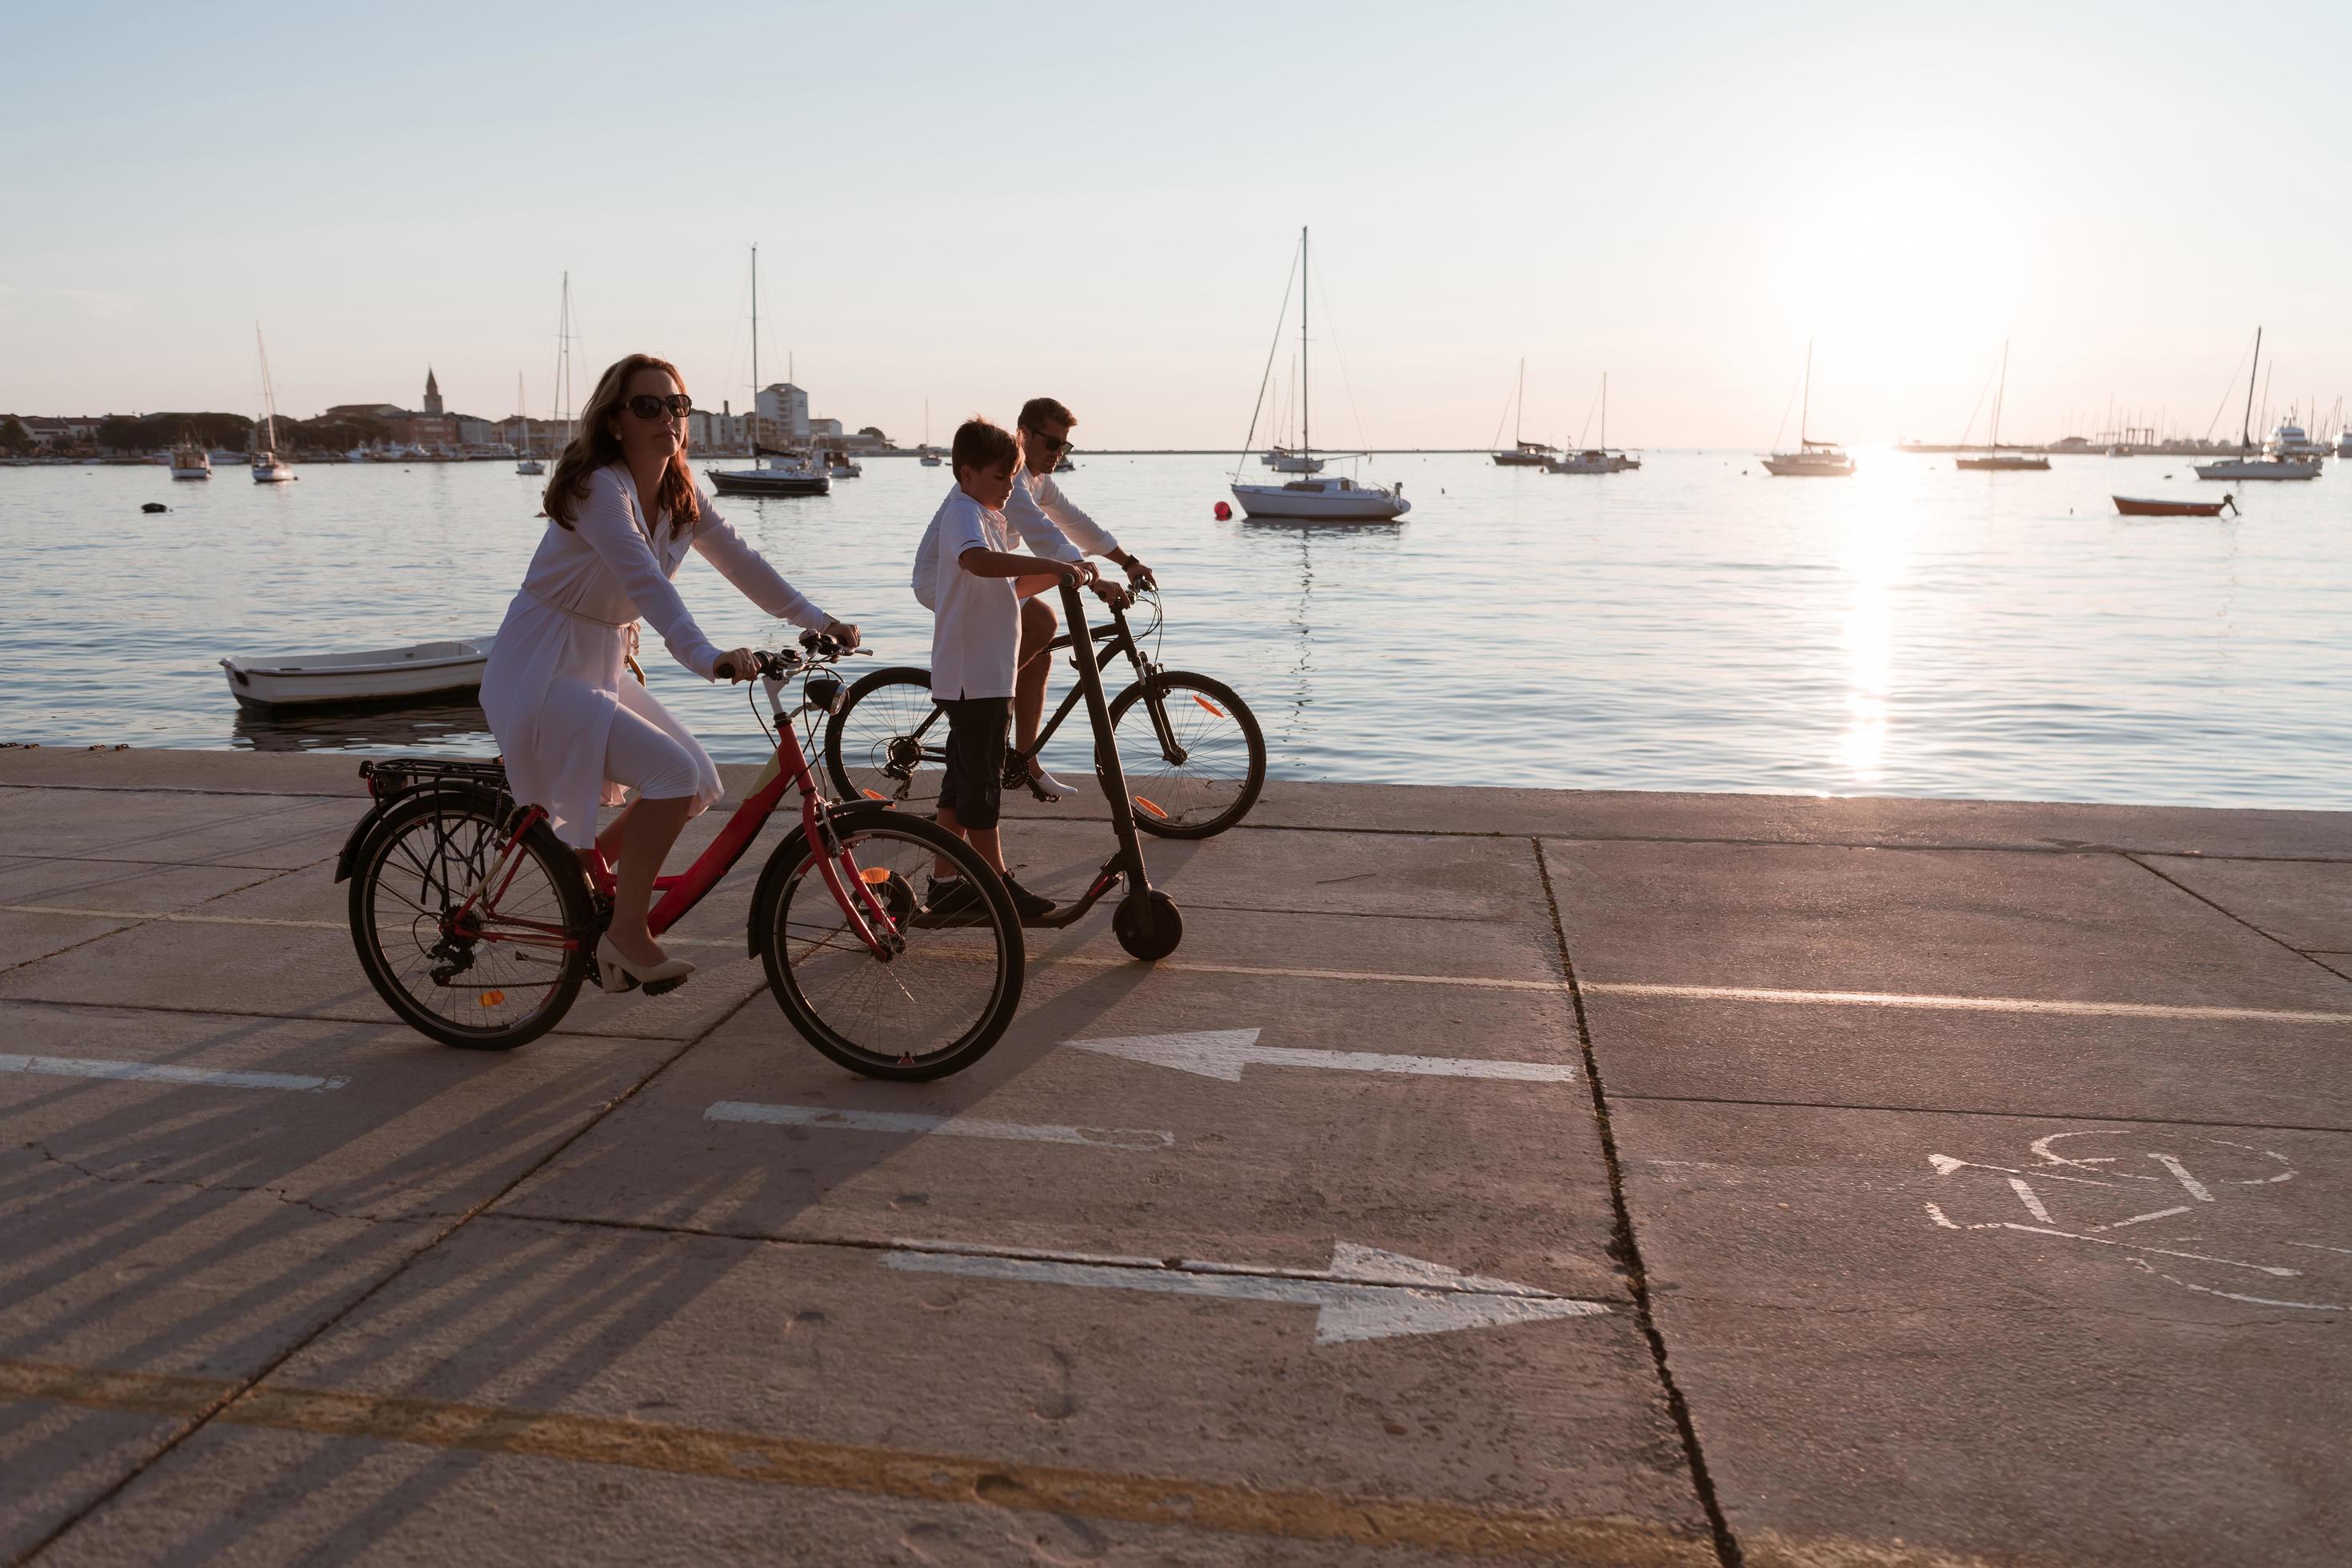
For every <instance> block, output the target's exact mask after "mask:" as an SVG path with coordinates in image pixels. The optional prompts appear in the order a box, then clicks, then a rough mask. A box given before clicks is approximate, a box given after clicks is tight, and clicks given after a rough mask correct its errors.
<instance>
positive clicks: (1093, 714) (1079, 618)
mask: <svg viewBox="0 0 2352 1568" xmlns="http://www.w3.org/2000/svg"><path fill="white" fill-rule="evenodd" d="M1062 605H1063V608H1064V609H1065V610H1066V611H1067V612H1068V615H1069V617H1070V649H1071V651H1072V652H1073V653H1075V654H1076V656H1077V657H1076V658H1073V659H1072V660H1071V661H1070V662H1071V663H1072V664H1074V665H1076V667H1077V671H1078V685H1077V689H1076V691H1073V692H1072V693H1071V694H1070V697H1069V699H1068V700H1066V701H1064V703H1063V704H1062V706H1063V708H1064V709H1065V710H1067V709H1068V707H1069V705H1070V703H1071V702H1073V701H1076V700H1080V699H1083V700H1085V702H1086V705H1087V719H1088V720H1089V721H1092V723H1093V724H1094V729H1095V776H1096V778H1097V779H1098V780H1100V781H1101V784H1102V792H1103V800H1104V802H1105V804H1107V805H1109V807H1110V830H1111V833H1112V835H1113V837H1117V838H1118V848H1117V849H1116V850H1114V851H1113V852H1112V854H1111V857H1110V858H1109V859H1108V860H1106V861H1104V862H1103V863H1102V868H1101V869H1100V870H1098V871H1097V872H1096V873H1095V879H1094V881H1093V883H1092V884H1090V885H1089V886H1088V887H1087V890H1086V892H1085V893H1084V894H1083V895H1081V896H1080V897H1079V898H1078V899H1076V900H1074V901H1073V902H1071V903H1068V904H1065V905H1064V906H1063V907H1062V908H1060V909H1058V910H1055V911H1054V912H1053V913H1052V914H1050V915H1048V916H1047V917H1045V919H1044V920H1042V921H1037V922H1036V923H1037V924H1038V925H1040V926H1045V927H1058V926H1066V925H1073V924H1076V922H1077V921H1079V920H1080V919H1081V918H1083V917H1084V916H1085V914H1086V912H1087V910H1090V909H1092V908H1094V907H1095V904H1096V903H1097V901H1098V900H1100V899H1101V898H1102V896H1103V895H1104V894H1105V893H1108V892H1109V891H1110V890H1111V889H1113V888H1114V887H1117V886H1118V879H1119V878H1121V877H1122V876H1123V877H1125V878H1126V879H1127V891H1128V896H1129V898H1131V899H1135V900H1138V904H1137V909H1138V913H1139V918H1140V919H1141V920H1142V921H1144V929H1145V931H1146V932H1147V933H1148V932H1149V931H1150V922H1151V921H1152V919H1153V918H1154V917H1153V913H1152V910H1151V901H1150V893H1151V874H1150V871H1149V870H1147V869H1146V868H1145V867H1144V864H1143V837H1142V835H1141V834H1140V833H1139V831H1138V830H1137V828H1136V826H1135V803H1134V802H1133V801H1131V800H1129V798H1128V795H1127V770H1126V769H1125V768H1124V767H1123V766H1121V765H1120V763H1119V760H1118V739H1117V737H1115V736H1114V735H1112V733H1111V729H1110V699H1108V697H1105V696H1104V695H1103V683H1102V672H1103V668H1104V667H1105V666H1107V665H1108V664H1109V663H1110V656H1111V654H1112V653H1115V652H1117V651H1118V644H1117V643H1114V644H1112V645H1111V647H1110V648H1109V650H1108V651H1107V652H1105V653H1104V654H1103V655H1102V656H1101V657H1100V658H1097V657H1096V654H1095V643H1094V633H1093V631H1092V630H1091V628H1089V627H1088V626H1087V617H1086V606H1085V605H1082V604H1081V603H1079V601H1078V590H1077V587H1076V584H1071V583H1064V584H1062ZM1111 614H1112V615H1113V616H1119V612H1118V610H1117V609H1116V608H1114V609H1113V610H1112V612H1111ZM1119 630H1120V634H1121V637H1122V639H1123V640H1124V641H1125V642H1126V643H1127V645H1128V646H1129V648H1130V649H1131V648H1132V647H1133V646H1134V639H1133V638H1132V637H1129V636H1128V635H1127V622H1126V618H1125V617H1124V616H1119ZM1059 721H1060V715H1059V714H1056V715H1055V722H1057V723H1058V722H1059ZM1049 732H1050V731H1049ZM1038 743H1039V744H1040V745H1043V744H1044V743H1045V742H1044V740H1043V738H1042V737H1041V738H1040V740H1039V742H1038Z"/></svg>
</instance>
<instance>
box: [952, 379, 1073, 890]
mask: <svg viewBox="0 0 2352 1568" xmlns="http://www.w3.org/2000/svg"><path fill="white" fill-rule="evenodd" d="M948 460H949V461H950V463H951V464H952V465H953V466H954V470H955V478H956V488H955V489H952V490H950V491H949V492H948V496H947V499H946V500H944V501H942V502H941V503H940V510H939V512H938V514H937V515H936V516H934V517H933V518H932V519H931V525H930V529H929V531H928V532H926V533H925V535H924V542H925V543H926V545H927V546H929V548H930V549H932V550H933V551H935V552H936V554H935V556H934V562H933V563H934V565H935V567H936V573H935V574H934V581H935V582H936V584H937V587H936V590H935V595H934V596H935V598H936V601H937V602H936V603H935V604H934V605H932V606H931V610H932V616H933V619H932V622H931V699H932V700H933V701H935V702H937V703H938V704H939V705H940V707H941V708H943V709H945V710H946V711H947V716H948V743H947V767H946V769H945V777H944V778H943V779H942V780H941V781H940V805H939V823H940V826H942V827H944V828H946V829H948V830H949V831H950V832H951V833H955V834H958V835H960V836H961V837H963V838H964V839H966V840H968V841H969V842H970V843H971V847H973V848H974V849H977V850H978V851H980V855H981V858H982V859H984V860H986V861H987V862H988V863H989V864H990V865H991V866H992V867H994V868H996V870H997V872H998V873H999V874H1000V875H1002V876H1003V879H1004V886H1005V889H1006V891H1008V892H1010V893H1011V894H1012V895H1013V908H1014V910H1017V911H1018V912H1019V913H1020V916H1021V918H1022V920H1023V921H1037V920H1042V919H1044V918H1045V916H1047V915H1049V914H1051V913H1053V912H1054V903H1053V900H1050V899H1046V898H1042V897H1040V896H1039V895H1037V894H1035V893H1033V892H1031V891H1030V890H1029V889H1026V888H1024V887H1023V886H1022V885H1021V884H1020V883H1019V882H1017V881H1015V880H1014V879H1013V874H1012V873H1011V872H1010V871H1008V870H1006V869H1005V866H1004V848H1003V841H1002V838H1001V837H1000V836H999V834H998V831H997V819H998V816H999V814H1000V812H1001V810H1002V807H1003V795H1004V782H1003V774H1004V731H1005V724H1006V721H1007V720H1008V719H1009V718H1010V717H1011V714H1012V707H1013V664H1014V658H1015V656H1016V654H1017V653H1018V651H1019V648H1020V645H1021V602H1022V601H1023V600H1024V599H1026V598H1028V597H1029V596H1030V595H1034V594H1037V593H1041V592H1043V591H1044V590H1045V589H1047V588H1051V587H1054V586H1055V585H1056V584H1059V583H1063V582H1068V583H1072V584H1076V585H1079V586H1084V585H1085V584H1088V583H1091V582H1093V581H1094V578H1095V572H1094V568H1093V567H1091V566H1089V565H1087V563H1085V562H1084V561H1052V560H1046V559H1045V558H1043V557H1041V556H1035V555H1024V554H1015V553H1013V551H1012V550H1011V548H1010V545H1011V543H1012V531H1011V526H1010V525H1009V524H1008V523H1007V522H1006V521H1005V520H1004V502H1005V498H1007V497H1008V496H1010V495H1011V494H1012V493H1013V469H1014V468H1016V467H1018V466H1019V464H1020V462H1021V447H1020V444H1019V443H1018V442H1016V441H1015V440H1014V439H1013V434H1012V432H1010V431H1008V430H1005V429H1003V427H1001V426H995V425H992V424H990V423H989V422H988V421H987V420H985V419H981V418H972V419H968V420H966V421H965V422H964V423H963V425H962V426H960V427H959V428H958V429H957V431H956V433H955V441H954V443H953V445H952V446H950V447H949V449H948ZM952 869H953V868H951V867H950V866H949V865H948V864H947V863H946V862H944V861H942V862H940V864H939V865H938V866H936V867H935V868H933V872H932V878H931V885H930V888H929V894H928V897H927V898H926V900H925V902H926V903H928V904H929V907H930V910H931V912H932V913H934V914H940V915H952V914H954V913H956V912H958V911H959V910H965V909H970V908H975V907H977V906H978V903H979V899H980V894H979V889H975V888H972V887H971V886H969V885H967V884H966V883H964V881H963V880H962V879H961V878H958V877H955V876H953V875H952V874H951V873H952Z"/></svg>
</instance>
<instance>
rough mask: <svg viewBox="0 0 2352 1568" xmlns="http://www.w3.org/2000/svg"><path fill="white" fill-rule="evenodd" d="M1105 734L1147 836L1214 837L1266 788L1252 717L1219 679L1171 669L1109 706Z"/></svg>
mask: <svg viewBox="0 0 2352 1568" xmlns="http://www.w3.org/2000/svg"><path fill="white" fill-rule="evenodd" d="M1162 724H1164V725H1165V726H1166V729H1165V733H1164V734H1163V732H1162V729H1161V726H1162ZM1110 727H1111V733H1112V734H1113V735H1114V736H1115V737H1117V739H1118V756H1119V766H1120V769H1121V771H1123V772H1124V773H1126V774H1127V793H1128V795H1129V798H1131V799H1132V800H1133V801H1134V802H1135V825H1136V826H1138V827H1140V828H1141V829H1143V831H1145V832H1146V833H1156V834H1158V835H1159V836H1160V837H1162V838H1212V837H1215V836H1216V835H1218V834H1220V833H1223V831H1224V830H1225V829H1226V828H1228V827H1231V826H1233V825H1234V823H1236V822H1239V821H1240V820H1241V819H1242V818H1243V817H1244V816H1248V815H1249V811H1250V807H1251V806H1253V805H1256V804H1257V796H1258V792H1259V791H1260V790H1262V789H1264V788H1265V734H1264V732H1262V731H1260V730H1259V729H1258V726H1257V716H1256V715H1255V714H1254V713H1252V712H1251V711H1250V710H1249V704H1248V703H1246V702H1244V701H1243V700H1241V697H1240V694H1239V693H1237V692H1235V691H1234V689H1233V688H1232V687H1230V686H1227V685H1226V684H1225V683H1224V682H1223V681H1222V680H1212V679H1209V678H1208V677H1207V676H1205V675H1194V674H1192V673H1191V672H1190V671H1188V670H1181V669H1171V670H1164V671H1162V672H1161V673H1160V676H1159V677H1158V679H1154V680H1152V681H1151V682H1150V684H1149V685H1148V686H1147V685H1146V684H1145V683H1144V682H1141V681H1138V682H1137V683H1136V684H1135V685H1133V686H1130V687H1129V688H1128V689H1126V690H1124V691H1122V692H1120V693H1119V694H1118V696H1117V697H1115V698H1113V699H1112V700H1111V704H1110Z"/></svg>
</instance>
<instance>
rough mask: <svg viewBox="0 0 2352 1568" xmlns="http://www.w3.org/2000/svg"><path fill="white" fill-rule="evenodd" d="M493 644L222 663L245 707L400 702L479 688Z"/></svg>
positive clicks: (472, 641) (481, 641) (474, 641)
mask: <svg viewBox="0 0 2352 1568" xmlns="http://www.w3.org/2000/svg"><path fill="white" fill-rule="evenodd" d="M492 641H493V639H492V638H490V637H464V638H459V639H457V640H453V641H449V642H426V643H417V644H415V645H414V646H413V647H385V648H371V649H369V650H368V651H366V652H364V653H314V654H300V653H294V654H278V655H268V656H262V657H258V658H225V659H223V660H221V661H220V662H221V668H222V669H223V670H225V671H226V672H227V676H228V689H229V691H230V694H231V695H233V696H234V697H236V700H237V705H238V706H239V707H243V708H257V709H271V708H305V707H311V706H317V705H324V704H331V703H362V702H398V701H402V700H406V699H409V698H415V697H431V696H435V695H437V694H439V693H443V692H452V691H471V690H473V689H477V688H478V687H479V686H480V685H481V684H482V667H483V666H484V665H486V664H488V662H489V659H490V644H491V642H492Z"/></svg>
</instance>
